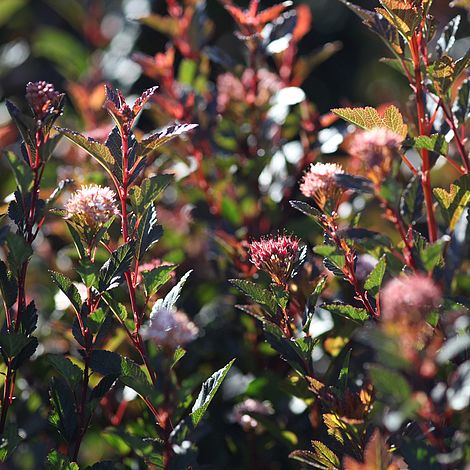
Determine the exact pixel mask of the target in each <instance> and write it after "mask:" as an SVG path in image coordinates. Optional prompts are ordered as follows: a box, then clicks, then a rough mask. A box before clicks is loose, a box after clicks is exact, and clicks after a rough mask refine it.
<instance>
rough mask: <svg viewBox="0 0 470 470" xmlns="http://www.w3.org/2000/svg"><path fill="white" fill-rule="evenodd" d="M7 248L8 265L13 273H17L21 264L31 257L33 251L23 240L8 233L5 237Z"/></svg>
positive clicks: (19, 236) (14, 234) (16, 235)
mask: <svg viewBox="0 0 470 470" xmlns="http://www.w3.org/2000/svg"><path fill="white" fill-rule="evenodd" d="M6 242H7V246H8V263H9V265H10V269H11V270H12V271H13V272H19V271H20V269H21V268H22V266H23V263H25V262H26V261H28V260H29V258H30V257H31V256H32V255H33V249H32V248H31V245H29V243H26V241H25V239H24V238H23V237H22V236H21V235H18V234H16V233H11V232H10V233H9V234H8V235H7V236H6Z"/></svg>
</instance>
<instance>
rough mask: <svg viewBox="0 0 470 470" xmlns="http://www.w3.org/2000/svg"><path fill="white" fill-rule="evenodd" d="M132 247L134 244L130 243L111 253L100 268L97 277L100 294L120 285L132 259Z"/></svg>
mask: <svg viewBox="0 0 470 470" xmlns="http://www.w3.org/2000/svg"><path fill="white" fill-rule="evenodd" d="M134 247H135V243H134V242H133V241H131V242H128V243H126V244H125V245H122V246H120V247H119V248H118V249H117V250H115V251H113V252H112V254H111V257H110V258H109V259H108V261H106V263H104V265H103V266H102V267H101V269H100V272H99V275H98V290H99V291H100V292H105V291H109V290H112V289H115V288H116V287H118V286H119V285H120V284H121V282H122V280H123V278H124V273H125V272H126V271H128V270H129V268H130V265H131V262H132V259H133V257H134Z"/></svg>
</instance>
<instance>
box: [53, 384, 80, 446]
mask: <svg viewBox="0 0 470 470" xmlns="http://www.w3.org/2000/svg"><path fill="white" fill-rule="evenodd" d="M49 394H50V398H51V404H52V407H53V412H52V414H51V415H50V416H49V422H50V423H51V424H52V425H53V426H54V427H56V428H57V430H58V431H59V433H60V434H61V435H62V437H63V438H64V439H65V440H66V441H67V442H69V443H71V442H73V441H74V440H75V437H76V434H77V432H78V418H77V414H76V412H75V398H74V395H73V392H72V390H71V389H70V388H69V387H68V386H67V384H66V383H65V381H64V380H63V379H61V378H55V377H53V378H52V380H51V387H50V392H49Z"/></svg>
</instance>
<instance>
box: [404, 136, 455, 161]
mask: <svg viewBox="0 0 470 470" xmlns="http://www.w3.org/2000/svg"><path fill="white" fill-rule="evenodd" d="M403 147H404V148H405V149H409V148H415V149H416V150H423V149H425V150H429V151H431V152H435V153H438V154H439V155H444V156H446V155H447V154H448V153H449V144H448V143H447V141H446V136H445V135H444V134H432V135H430V136H427V135H420V136H418V137H409V138H407V139H406V140H405V141H404V142H403Z"/></svg>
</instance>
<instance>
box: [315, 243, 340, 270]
mask: <svg viewBox="0 0 470 470" xmlns="http://www.w3.org/2000/svg"><path fill="white" fill-rule="evenodd" d="M313 252H314V253H316V254H317V255H320V256H323V258H324V260H323V264H324V265H325V267H326V268H327V269H329V270H330V271H331V272H332V273H333V274H334V275H335V276H338V277H343V276H344V273H343V268H344V263H345V260H344V254H343V253H342V252H341V251H340V250H339V249H338V247H337V246H336V245H326V244H325V245H317V246H315V247H314V248H313Z"/></svg>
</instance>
